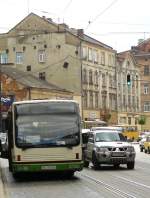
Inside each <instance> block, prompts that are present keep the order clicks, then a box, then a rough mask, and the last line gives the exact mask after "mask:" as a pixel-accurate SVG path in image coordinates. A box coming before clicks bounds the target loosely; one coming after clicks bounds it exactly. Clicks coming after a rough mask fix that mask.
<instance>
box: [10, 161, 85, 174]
mask: <svg viewBox="0 0 150 198" xmlns="http://www.w3.org/2000/svg"><path fill="white" fill-rule="evenodd" d="M82 169H83V161H79V162H61V163H50V162H48V163H15V162H14V163H12V172H46V171H67V170H70V171H81V170H82Z"/></svg>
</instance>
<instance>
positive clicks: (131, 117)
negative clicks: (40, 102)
mask: <svg viewBox="0 0 150 198" xmlns="http://www.w3.org/2000/svg"><path fill="white" fill-rule="evenodd" d="M127 76H128V77H127ZM128 78H129V80H130V82H129V84H127V80H128ZM140 80H141V77H140V66H139V64H138V63H137V62H136V60H135V58H134V56H133V54H132V53H131V52H130V51H126V52H122V53H118V54H117V106H118V124H119V125H130V126H137V127H138V129H140V126H139V124H138V118H139V117H140V115H141V114H140V113H141V105H140V104H141V95H140V94H141V92H140Z"/></svg>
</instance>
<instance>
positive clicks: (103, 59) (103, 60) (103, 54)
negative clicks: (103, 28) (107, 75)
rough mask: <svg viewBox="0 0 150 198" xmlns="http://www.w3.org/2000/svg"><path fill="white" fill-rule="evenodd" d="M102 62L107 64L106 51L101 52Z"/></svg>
mask: <svg viewBox="0 0 150 198" xmlns="http://www.w3.org/2000/svg"><path fill="white" fill-rule="evenodd" d="M101 64H102V65H105V52H101Z"/></svg>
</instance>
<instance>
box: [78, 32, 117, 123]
mask: <svg viewBox="0 0 150 198" xmlns="http://www.w3.org/2000/svg"><path fill="white" fill-rule="evenodd" d="M115 59H116V51H115V50H113V48H111V47H110V46H108V45H106V44H104V43H102V42H100V41H97V40H95V39H93V38H91V37H89V36H87V35H85V34H83V35H82V90H83V110H84V111H83V117H84V119H92V118H95V119H102V120H105V121H108V122H109V123H111V124H113V123H114V124H115V123H117V119H116V118H117V104H116V101H117V100H116V99H117V97H116V60H115Z"/></svg>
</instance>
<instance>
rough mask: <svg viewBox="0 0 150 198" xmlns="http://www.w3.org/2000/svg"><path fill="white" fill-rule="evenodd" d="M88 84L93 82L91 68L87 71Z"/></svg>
mask: <svg viewBox="0 0 150 198" xmlns="http://www.w3.org/2000/svg"><path fill="white" fill-rule="evenodd" d="M89 84H93V72H92V70H90V71H89Z"/></svg>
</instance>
